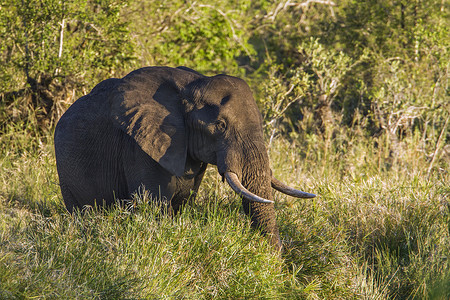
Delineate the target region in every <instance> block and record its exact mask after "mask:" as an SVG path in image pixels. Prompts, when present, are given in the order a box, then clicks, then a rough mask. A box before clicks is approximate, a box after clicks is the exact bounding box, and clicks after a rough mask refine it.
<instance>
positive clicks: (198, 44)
mask: <svg viewBox="0 0 450 300" xmlns="http://www.w3.org/2000/svg"><path fill="white" fill-rule="evenodd" d="M250 4H251V1H239V2H238V4H237V5H236V4H235V3H233V2H232V1H216V2H215V3H214V5H211V4H210V2H209V1H178V0H172V1H152V2H145V1H144V2H135V3H134V5H131V6H130V9H129V11H128V13H127V15H128V16H133V15H140V16H144V15H145V18H144V17H142V18H139V19H138V20H136V21H135V22H132V24H131V26H132V31H133V33H134V37H135V39H136V43H137V44H138V45H139V50H140V53H141V54H140V55H139V57H140V59H141V64H142V65H169V66H173V67H176V66H180V65H184V66H187V67H192V68H194V69H195V70H198V71H200V72H206V73H209V72H213V73H217V72H222V71H223V72H232V73H241V74H242V72H241V71H240V70H239V69H238V63H237V61H236V58H239V57H241V56H250V57H251V56H252V55H254V50H253V48H252V46H251V45H250V44H249V43H248V35H249V32H248V31H247V30H246V29H247V28H246V27H247V25H246V23H245V21H246V19H248V16H246V15H247V14H248V13H249V12H248V11H249V8H250Z"/></svg>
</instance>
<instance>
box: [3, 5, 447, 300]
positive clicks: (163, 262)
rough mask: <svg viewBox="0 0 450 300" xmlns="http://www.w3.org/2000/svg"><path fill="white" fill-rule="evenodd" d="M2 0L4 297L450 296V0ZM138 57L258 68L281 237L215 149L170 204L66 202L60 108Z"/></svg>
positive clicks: (213, 69) (256, 82) (229, 69)
mask: <svg viewBox="0 0 450 300" xmlns="http://www.w3.org/2000/svg"><path fill="white" fill-rule="evenodd" d="M210 3H211V2H210V1H203V0H198V1H181V0H165V1H136V0H128V1H115V0H88V1H81V0H66V1H61V0H41V1H33V0H1V1H0V101H1V102H0V132H1V136H0V144H1V152H0V166H1V171H0V298H2V299H30V298H40V299H47V298H48V299H55V298H56V299H67V298H69V299H94V298H95V299H152V298H157V299H160V298H167V299H172V298H177V299H183V298H186V299H205V298H206V299H210V298H233V299H253V298H262V299H284V298H286V299H304V298H305V299H449V298H450V261H449V253H450V204H449V198H450V197H449V196H450V174H449V171H450V144H449V141H450V132H449V129H448V128H449V126H448V123H449V118H450V101H449V86H448V72H449V61H450V58H449V36H450V35H449V28H450V26H449V25H450V24H449V20H450V18H449V14H448V13H449V2H448V1H444V0H426V1H424V0H413V1H402V0H377V1H375V0H367V1H354V0H334V1H332V0H287V1H280V0H274V1H267V0H256V1H250V0H242V1H231V0H218V1H216V2H215V3H214V5H212V4H210ZM147 65H168V66H173V67H176V66H179V65H184V66H187V67H190V68H193V69H196V70H198V71H200V72H203V73H205V74H207V75H213V74H217V73H222V72H224V73H228V74H230V75H235V76H240V77H242V78H244V79H245V80H246V81H247V82H248V83H249V84H250V86H251V87H252V89H253V91H254V93H255V96H256V98H257V101H258V104H259V106H260V109H261V112H262V114H263V116H264V120H265V127H264V129H265V133H266V137H267V144H268V147H269V151H270V157H271V162H272V168H273V170H274V172H275V173H276V175H277V176H278V177H280V178H281V179H283V180H284V181H286V182H288V183H289V184H291V185H294V186H298V187H299V188H301V189H304V190H307V191H310V192H314V193H317V194H318V195H319V196H318V197H317V198H315V199H312V200H294V199H292V198H290V197H287V196H281V195H278V194H277V195H276V200H277V204H276V208H277V212H278V223H279V225H280V231H281V235H282V238H283V242H284V245H285V251H284V253H282V254H281V255H277V254H276V253H274V252H273V251H272V249H271V248H270V246H269V245H268V244H267V242H266V240H265V239H264V237H262V236H261V235H260V233H258V232H255V231H253V230H250V228H249V220H248V219H247V217H246V216H245V215H243V214H242V212H241V206H240V203H239V200H238V199H237V197H236V196H235V195H234V194H233V193H232V192H230V191H229V189H227V188H226V187H225V186H222V184H221V183H220V180H219V179H218V176H217V174H216V173H217V172H216V171H215V170H214V168H210V169H208V174H207V176H206V178H205V180H204V183H203V184H202V186H201V190H200V196H199V197H198V199H197V200H196V201H195V202H194V203H192V204H191V205H188V206H186V207H185V209H184V210H183V212H182V213H181V214H180V215H178V216H175V217H173V218H170V217H168V216H167V215H165V214H161V208H160V207H158V205H156V204H148V203H147V202H148V201H147V200H148V195H147V193H146V192H145V191H140V192H139V193H137V194H136V195H135V198H133V200H132V201H131V205H130V207H129V208H128V209H126V208H120V207H118V208H114V209H112V210H109V211H96V210H94V211H92V212H89V213H87V214H86V215H85V216H83V217H82V218H80V217H78V216H72V215H68V214H67V213H66V211H65V209H64V206H63V204H62V198H61V195H60V191H59V187H58V179H57V175H56V168H55V159H54V151H53V139H52V136H53V130H54V126H55V123H56V122H57V120H58V118H59V117H60V116H61V114H62V113H63V112H64V111H65V110H66V109H67V107H68V106H69V105H70V104H71V103H73V101H75V100H76V99H77V98H78V97H80V96H82V95H84V94H86V93H88V92H89V90H90V89H91V88H92V87H93V86H94V85H95V84H97V83H98V82H100V81H101V80H103V79H106V78H109V77H121V76H124V75H125V74H127V73H128V72H130V71H131V70H133V69H136V68H139V67H142V66H147Z"/></svg>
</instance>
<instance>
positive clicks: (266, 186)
mask: <svg viewBox="0 0 450 300" xmlns="http://www.w3.org/2000/svg"><path fill="white" fill-rule="evenodd" d="M236 153H242V154H244V155H243V157H241V159H239V160H236V157H238V155H236ZM227 154H228V159H226V162H227V163H226V169H227V171H225V172H224V173H223V175H224V178H225V179H226V181H227V183H228V184H229V185H230V187H231V188H232V189H233V190H234V191H235V192H236V193H238V194H240V195H241V197H242V204H243V207H244V211H245V213H246V214H248V215H250V216H251V220H252V226H253V227H256V228H260V229H261V230H263V232H264V233H265V234H266V235H267V236H268V237H269V239H270V241H271V243H272V244H273V245H274V246H275V248H276V249H277V250H281V248H282V244H281V240H280V234H279V230H278V226H277V224H276V214H275V206H274V202H273V196H272V186H271V182H272V176H271V170H270V167H269V158H268V155H267V152H266V149H265V147H264V146H263V144H262V143H261V144H256V145H255V144H252V145H251V146H250V147H248V148H244V150H242V152H235V153H234V154H233V153H230V152H229V153H227ZM230 158H232V159H230ZM237 161H238V162H237ZM236 162H237V163H236Z"/></svg>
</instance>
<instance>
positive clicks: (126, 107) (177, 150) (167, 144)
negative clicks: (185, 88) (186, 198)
mask: <svg viewBox="0 0 450 300" xmlns="http://www.w3.org/2000/svg"><path fill="white" fill-rule="evenodd" d="M163 77H164V76H163ZM112 94H113V96H112V97H111V98H110V99H111V117H112V119H113V120H114V123H115V124H116V126H118V127H119V128H120V129H121V130H123V131H124V132H126V133H127V134H128V135H129V136H131V137H132V138H133V139H134V140H135V141H136V143H137V144H138V145H139V146H140V147H141V149H142V150H143V151H144V152H146V153H147V154H148V155H149V156H150V157H151V158H153V159H154V160H155V161H157V162H158V163H159V164H160V165H161V166H162V167H163V168H164V169H166V170H168V171H169V172H171V173H172V174H175V175H176V176H182V175H183V174H184V168H185V164H186V155H187V140H186V128H185V124H184V115H183V112H184V109H183V106H182V99H181V98H180V93H179V89H178V87H177V84H176V83H174V82H170V81H168V80H166V79H164V78H161V76H156V75H154V74H153V73H148V72H143V71H141V72H136V71H135V72H133V73H130V74H129V75H127V76H126V77H124V78H123V79H122V83H121V84H120V85H119V87H118V90H117V92H116V93H112Z"/></svg>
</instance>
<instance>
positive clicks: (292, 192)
mask: <svg viewBox="0 0 450 300" xmlns="http://www.w3.org/2000/svg"><path fill="white" fill-rule="evenodd" d="M272 187H273V188H274V189H276V190H277V191H279V192H282V193H284V194H286V195H289V196H293V197H297V198H314V197H316V195H314V194H311V193H307V192H302V191H300V190H297V189H294V188H291V187H290V186H288V185H286V184H284V183H283V182H281V181H279V180H278V179H276V178H275V177H273V176H272Z"/></svg>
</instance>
